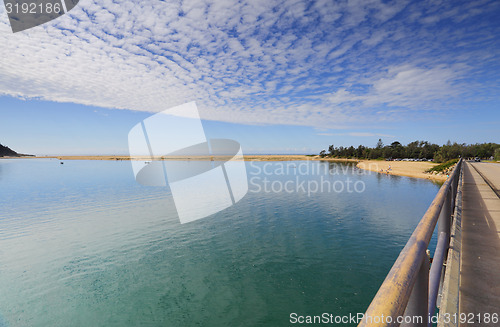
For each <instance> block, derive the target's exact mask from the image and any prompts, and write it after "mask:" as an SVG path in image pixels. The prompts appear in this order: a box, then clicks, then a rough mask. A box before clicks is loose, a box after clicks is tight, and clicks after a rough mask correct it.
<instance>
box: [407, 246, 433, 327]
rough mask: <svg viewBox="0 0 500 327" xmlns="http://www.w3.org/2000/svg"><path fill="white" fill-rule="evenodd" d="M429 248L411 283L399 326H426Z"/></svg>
mask: <svg viewBox="0 0 500 327" xmlns="http://www.w3.org/2000/svg"><path fill="white" fill-rule="evenodd" d="M429 254H430V252H429V250H427V253H426V255H424V257H423V258H422V263H421V264H420V269H419V271H418V275H417V280H416V281H415V285H413V290H412V291H411V295H410V299H409V300H408V304H407V306H406V310H405V313H404V316H405V319H404V321H403V323H401V325H400V326H404V327H413V326H427V314H428V301H429V264H430V261H429Z"/></svg>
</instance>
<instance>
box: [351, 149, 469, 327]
mask: <svg viewBox="0 0 500 327" xmlns="http://www.w3.org/2000/svg"><path fill="white" fill-rule="evenodd" d="M462 166H463V160H462V159H460V161H459V162H458V163H457V165H456V166H455V169H454V170H453V173H452V174H451V176H450V177H449V178H448V179H447V180H446V182H445V183H444V184H443V186H441V188H440V190H439V192H438V194H437V195H436V197H435V198H434V200H433V201H432V203H431V205H430V206H429V208H428V209H427V212H426V213H425V214H424V216H423V217H422V219H421V220H420V222H419V224H418V225H417V227H416V228H415V230H414V232H413V234H412V235H411V237H410V239H409V240H408V242H407V243H406V245H405V247H404V248H403V250H402V251H401V253H400V254H399V257H398V258H397V259H396V262H395V263H394V265H393V266H392V268H391V270H390V271H389V274H388V275H387V277H386V278H385V280H384V282H383V283H382V285H381V286H380V288H379V290H378V292H377V294H376V295H375V297H374V298H373V300H372V302H371V304H370V306H369V307H368V309H367V311H366V313H365V315H364V318H363V320H362V321H361V322H360V324H359V325H358V327H367V326H370V327H371V326H400V325H401V326H431V324H430V323H429V317H432V316H433V315H434V313H435V310H436V301H437V296H438V292H439V287H440V284H441V280H442V276H443V275H444V274H443V271H444V266H443V263H444V261H445V259H446V255H447V253H448V247H449V242H450V227H451V223H452V220H453V208H454V207H455V200H456V195H457V189H458V184H459V180H460V176H461V172H462ZM438 222H439V225H438V242H437V245H436V251H435V253H434V258H433V260H432V265H431V268H430V269H429V266H430V258H429V250H428V249H427V248H428V246H429V242H430V240H431V238H432V234H433V233H434V229H435V227H436V224H438Z"/></svg>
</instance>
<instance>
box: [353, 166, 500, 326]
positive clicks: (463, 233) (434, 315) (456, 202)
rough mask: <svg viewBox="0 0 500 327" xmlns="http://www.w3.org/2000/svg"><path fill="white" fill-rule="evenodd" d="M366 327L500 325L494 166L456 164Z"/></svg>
mask: <svg viewBox="0 0 500 327" xmlns="http://www.w3.org/2000/svg"><path fill="white" fill-rule="evenodd" d="M436 225H438V227H437V236H438V241H437V245H436V249H435V251H434V256H433V258H430V251H429V250H428V247H429V242H430V240H431V237H432V235H433V233H434V231H435V228H436ZM367 326H429V327H430V326H438V327H455V326H460V327H462V326H463V327H465V326H500V164H494V163H481V162H466V161H464V160H462V159H461V160H460V161H459V162H458V164H457V165H456V167H455V169H454V171H453V173H452V175H451V176H450V177H449V178H448V180H447V181H446V182H445V183H444V184H443V186H442V187H441V189H440V190H439V192H438V194H437V195H436V197H435V199H434V200H433V202H432V203H431V205H430V207H429V208H428V210H427V212H426V213H425V214H424V216H423V217H422V219H421V221H420V223H419V224H418V226H417V227H416V228H415V231H414V232H413V234H412V235H411V237H410V239H409V240H408V242H407V244H406V245H405V247H404V248H403V250H402V251H401V253H400V255H399V257H398V258H397V260H396V262H395V263H394V265H393V267H392V268H391V270H390V271H389V274H388V275H387V277H386V279H385V280H384V282H383V283H382V285H381V286H380V289H379V290H378V292H377V294H376V295H375V297H374V299H373V300H372V302H371V304H370V306H369V307H368V309H367V311H366V313H365V316H364V319H363V320H362V321H361V322H360V323H359V325H358V327H367Z"/></svg>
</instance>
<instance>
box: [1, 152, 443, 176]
mask: <svg viewBox="0 0 500 327" xmlns="http://www.w3.org/2000/svg"><path fill="white" fill-rule="evenodd" d="M213 158H214V157H208V156H205V157H193V156H190V157H162V158H155V160H212V159H213ZM0 159H58V160H145V161H149V160H151V157H149V156H139V157H132V158H131V157H129V156H115V155H109V156H40V157H0ZM214 159H215V160H217V159H222V160H227V159H229V157H226V158H217V157H215V158H214ZM244 159H245V161H297V160H321V161H338V162H355V163H357V167H358V168H360V169H365V170H369V171H373V172H377V173H380V174H386V175H387V174H389V175H397V176H406V177H414V178H423V179H429V180H435V181H441V182H444V181H445V180H446V179H447V177H446V175H435V174H428V173H425V171H426V170H427V169H429V168H432V167H433V166H435V165H436V164H435V163H432V162H420V161H380V160H356V159H336V158H321V157H320V156H310V155H309V156H308V155H245V156H244ZM389 167H390V169H389Z"/></svg>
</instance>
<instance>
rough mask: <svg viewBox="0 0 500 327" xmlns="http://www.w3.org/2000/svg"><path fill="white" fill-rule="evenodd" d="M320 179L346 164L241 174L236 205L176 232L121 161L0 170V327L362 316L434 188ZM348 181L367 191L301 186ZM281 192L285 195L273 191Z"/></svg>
mask: <svg viewBox="0 0 500 327" xmlns="http://www.w3.org/2000/svg"><path fill="white" fill-rule="evenodd" d="M285 166H286V169H284V170H281V168H283V167H285ZM264 168H265V169H264ZM329 168H330V169H334V171H336V172H338V169H342V168H344V169H345V168H349V166H346V165H341V164H331V163H326V162H289V163H284V162H281V163H264V162H252V163H247V171H248V174H249V176H248V177H249V179H251V182H250V184H249V193H248V194H247V195H246V196H245V197H244V198H243V199H242V200H241V201H240V202H238V203H237V204H236V205H234V206H233V207H230V208H228V209H226V210H224V211H222V212H219V213H217V214H215V215H212V216H210V217H207V218H204V219H202V220H198V221H195V222H192V223H188V224H183V225H181V224H180V223H179V221H178V218H177V214H176V211H175V206H174V203H173V200H172V196H171V194H170V192H169V190H168V188H156V187H145V186H141V185H138V184H137V183H136V182H135V180H134V176H133V174H132V170H131V166H130V163H129V162H126V161H65V163H64V165H60V164H59V161H58V160H49V159H34V160H22V159H21V160H0V294H1V296H0V326H2V325H6V326H289V325H290V321H289V316H290V313H293V312H295V313H297V314H300V315H315V314H316V315H318V314H321V313H323V312H328V313H332V314H339V315H344V314H349V313H352V314H355V313H357V312H364V311H365V309H366V307H367V306H368V304H369V303H370V300H371V298H372V297H373V295H374V294H375V293H376V291H377V289H378V287H379V286H380V284H381V283H382V281H383V279H384V277H385V275H386V274H387V272H388V271H389V269H390V267H391V266H392V263H393V262H394V260H395V259H396V257H397V255H398V253H399V251H400V250H401V249H402V247H403V246H404V244H405V243H406V241H407V239H408V237H409V235H410V234H411V233H412V231H413V229H414V228H415V226H416V224H417V223H418V221H419V219H420V218H421V216H422V215H423V214H424V212H425V210H426V209H427V207H428V205H429V204H430V202H431V201H432V199H433V198H434V196H435V194H436V193H437V191H438V189H439V186H438V185H435V184H433V183H431V182H429V181H425V180H417V179H411V178H406V177H397V176H385V175H378V174H374V173H373V174H367V173H365V175H360V174H359V172H358V171H356V170H353V169H352V167H351V169H347V171H345V174H344V173H342V174H336V173H332V170H330V171H329V170H328V169H329ZM335 169H337V170H335ZM252 178H253V179H252ZM347 180H350V181H351V182H352V183H354V182H358V184H356V185H357V186H358V188H357V190H358V191H360V190H361V186H363V187H364V189H363V192H360V193H357V192H355V191H354V192H348V191H347V189H344V190H343V191H342V192H338V193H337V192H335V191H332V189H330V190H329V191H326V190H325V189H324V190H323V192H311V193H310V194H308V193H307V190H308V189H307V188H306V189H305V191H304V190H303V189H302V188H301V187H300V186H298V185H299V183H300V182H303V183H307V182H311V181H313V182H314V183H316V182H317V183H321V182H322V183H323V185H335V187H336V190H337V191H339V189H340V186H341V185H344V186H345V187H347V184H346V183H347ZM287 181H290V183H289V184H287V185H288V190H291V189H293V188H295V189H293V190H292V191H291V192H286V191H281V192H274V191H276V190H279V186H280V185H283V184H284V183H285V182H287ZM325 181H326V182H325ZM336 181H338V183H337V184H334V183H335V182H336ZM342 183H343V184H342ZM266 185H267V186H268V187H270V186H273V187H274V191H273V190H272V189H269V188H268V189H267V191H268V192H266V190H265V187H266ZM303 185H304V184H303ZM305 185H306V186H307V184H305ZM318 185H319V184H318ZM351 186H353V185H351ZM311 187H312V190H311V189H309V191H314V184H312V186H311Z"/></svg>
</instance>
